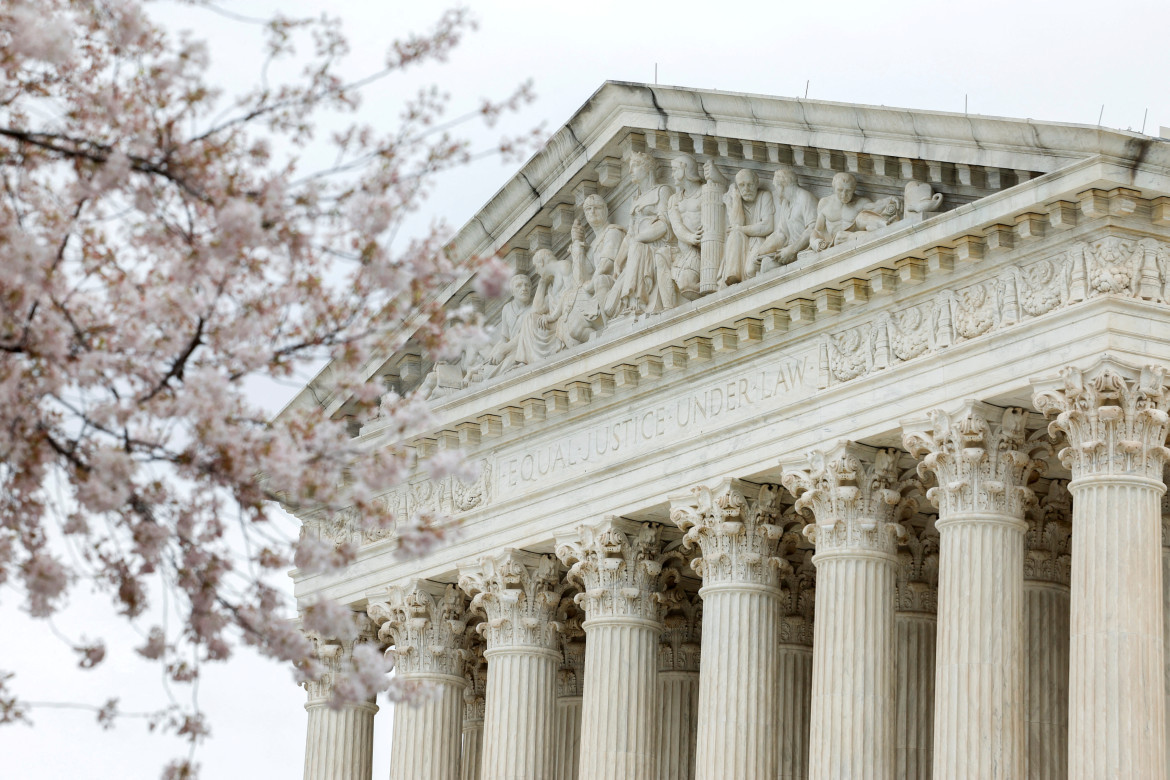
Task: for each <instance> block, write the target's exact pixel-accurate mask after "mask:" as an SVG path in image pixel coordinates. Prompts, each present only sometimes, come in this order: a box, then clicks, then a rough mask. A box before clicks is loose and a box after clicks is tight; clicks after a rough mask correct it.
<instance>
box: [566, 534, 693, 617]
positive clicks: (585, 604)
mask: <svg viewBox="0 0 1170 780" xmlns="http://www.w3.org/2000/svg"><path fill="white" fill-rule="evenodd" d="M556 554H557V557H558V558H560V560H561V562H562V563H563V564H565V565H566V566H568V567H569V573H568V575H567V576H566V578H565V579H566V581H567V582H569V583H571V584H574V585H577V586H578V587H580V588H581V593H579V594H578V595H577V597H576V602H577V604H578V605H580V606H581V607H582V608H583V609H584V610H585V615H586V618H587V620H588V621H597V620H602V619H605V618H612V617H622V618H640V619H643V620H650V621H655V622H657V621H658V620H660V619H661V607H660V603H659V599H658V598H657V596H658V594H660V593H661V591H662V589H663V587H664V586H665V581H666V578H668V577H670V575H669V574H668V573H666V571H664V567H666V566H668V565H669V564H671V563H675V564H677V563H678V562H680V561H682V559H683V558H682V555H681V554H680V553H678V552H677V551H671V552H664V551H663V541H662V530H661V527H660V526H657V525H654V524H650V523H638V522H634V521H631V520H625V519H623V518H617V517H608V518H606V519H605V520H603V521H601V522H600V523H598V524H597V525H592V526H590V525H583V526H580V527H579V528H578V529H577V531H576V532H575V533H574V534H572V535H569V536H566V537H562V538H559V539H558V540H557V549H556Z"/></svg>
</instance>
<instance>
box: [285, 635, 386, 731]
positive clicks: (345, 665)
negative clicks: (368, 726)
mask: <svg viewBox="0 0 1170 780" xmlns="http://www.w3.org/2000/svg"><path fill="white" fill-rule="evenodd" d="M353 619H354V633H353V634H351V635H350V636H347V637H340V638H339V637H325V636H321V635H320V634H318V633H316V632H314V631H309V632H307V633H306V636H307V637H308V639H309V641H310V642H312V643H313V649H314V650H315V652H316V655H317V661H318V662H319V663H320V665H321V673H320V674H318V675H316V676H315V677H313V678H311V679H308V680H305V681H304V682H303V683H301V684H302V686H303V687H304V689H305V692H306V693H307V694H308V699H309V700H308V704H307V705H306V706H307V707H313V706H315V705H326V704H328V705H329V706H330V707H331V708H334V709H336V708H337V707H338V706H340V705H343V704H345V705H347V706H355V705H353V704H352V699H353V697H352V696H349V695H348V691H347V690H346V685H345V683H344V680H345V676H346V675H347V674H349V673H351V672H353V671H354V668H353V651H354V648H355V647H357V646H358V645H363V644H376V643H377V641H378V630H377V627H376V626H374V624H373V623H372V622H371V621H370V620H369V619H368V618H367V617H366V616H365V615H363V614H362V613H360V612H355V613H353ZM356 706H368V707H373V708H374V710H375V711H376V710H377V707H376V706H375V705H374V704H373V701H372V700H371V701H370V702H368V703H363V704H362V705H356Z"/></svg>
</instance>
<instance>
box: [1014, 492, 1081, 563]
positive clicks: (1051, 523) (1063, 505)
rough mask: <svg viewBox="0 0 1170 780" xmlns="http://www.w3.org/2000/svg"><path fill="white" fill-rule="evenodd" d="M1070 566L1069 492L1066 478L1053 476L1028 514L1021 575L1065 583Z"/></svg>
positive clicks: (1070, 513)
mask: <svg viewBox="0 0 1170 780" xmlns="http://www.w3.org/2000/svg"><path fill="white" fill-rule="evenodd" d="M1071 568H1072V495H1071V494H1069V491H1068V481H1067V480H1063V479H1054V480H1052V482H1051V483H1049V486H1048V493H1047V494H1046V495H1044V496H1043V497H1042V498H1041V499H1040V501H1039V503H1038V504H1037V505H1036V507H1035V508H1034V509H1033V510H1032V511H1031V512H1029V514H1028V530H1027V532H1026V533H1025V534H1024V579H1025V580H1033V581H1039V582H1052V583H1056V584H1059V585H1068V584H1069V579H1070V575H1071Z"/></svg>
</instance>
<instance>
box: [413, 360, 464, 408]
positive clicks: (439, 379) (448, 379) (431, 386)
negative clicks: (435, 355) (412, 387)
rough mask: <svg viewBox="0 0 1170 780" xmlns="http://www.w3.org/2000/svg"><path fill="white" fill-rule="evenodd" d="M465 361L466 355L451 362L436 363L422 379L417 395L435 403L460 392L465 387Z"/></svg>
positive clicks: (441, 361) (440, 361) (439, 361)
mask: <svg viewBox="0 0 1170 780" xmlns="http://www.w3.org/2000/svg"><path fill="white" fill-rule="evenodd" d="M465 359H467V356H466V353H465V354H464V355H462V356H460V357H458V358H455V359H453V360H452V359H448V360H438V361H436V362H435V365H434V367H433V368H432V369H431V370H430V371H429V372H427V375H426V376H425V377H423V381H422V384H420V385H419V386H418V394H419V395H420V396H421V397H422V398H423V399H424V400H427V401H437V400H438V399H440V398H444V397H446V396H448V395H451V394H452V393H455V392H458V391H459V390H462V389H463V388H464V387H466V386H467V379H466V377H465V375H464V371H463V363H464V361H465Z"/></svg>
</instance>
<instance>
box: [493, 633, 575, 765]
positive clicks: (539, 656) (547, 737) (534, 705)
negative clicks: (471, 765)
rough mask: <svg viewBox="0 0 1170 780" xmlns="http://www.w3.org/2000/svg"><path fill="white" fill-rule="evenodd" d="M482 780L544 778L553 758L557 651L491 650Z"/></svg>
mask: <svg viewBox="0 0 1170 780" xmlns="http://www.w3.org/2000/svg"><path fill="white" fill-rule="evenodd" d="M484 656H485V657H486V658H487V659H488V679H487V713H486V714H485V716H484V724H483V743H484V746H483V768H482V770H481V771H482V774H481V777H482V779H483V780H544V778H547V777H551V776H552V774H553V763H554V759H555V757H556V741H555V740H556V715H557V708H556V698H555V691H556V687H555V686H556V675H557V666H558V664H559V663H560V660H561V659H560V654H559V653H557V652H555V651H553V650H551V649H545V648H539V647H505V648H496V649H489V650H487V651H486V652H485V653H484Z"/></svg>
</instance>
